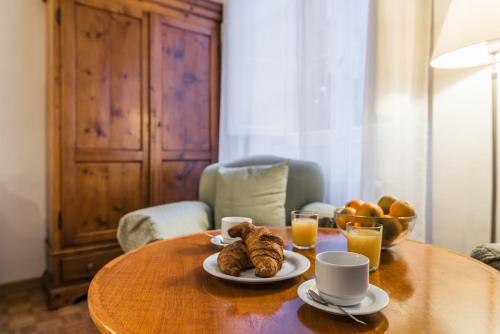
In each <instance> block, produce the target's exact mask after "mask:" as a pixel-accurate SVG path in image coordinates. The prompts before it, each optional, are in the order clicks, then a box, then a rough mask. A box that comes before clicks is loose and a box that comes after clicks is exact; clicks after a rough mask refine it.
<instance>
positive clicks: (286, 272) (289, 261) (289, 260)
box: [203, 250, 311, 284]
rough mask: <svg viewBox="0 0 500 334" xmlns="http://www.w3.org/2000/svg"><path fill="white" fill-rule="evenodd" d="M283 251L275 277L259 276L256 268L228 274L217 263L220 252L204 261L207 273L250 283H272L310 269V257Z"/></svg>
mask: <svg viewBox="0 0 500 334" xmlns="http://www.w3.org/2000/svg"><path fill="white" fill-rule="evenodd" d="M283 252H284V254H285V259H284V260H283V266H282V267H281V270H280V271H278V273H276V275H275V276H273V277H267V278H263V277H257V276H255V269H254V268H252V269H248V270H245V271H242V272H241V274H240V276H231V275H226V274H224V273H223V272H222V271H220V269H219V266H218V265H217V257H218V256H219V253H215V254H212V255H210V256H209V257H207V258H206V259H205V261H203V269H205V271H206V272H207V273H209V274H210V275H213V276H215V277H219V278H222V279H225V280H229V281H235V282H240V283H250V284H258V283H271V282H277V281H283V280H287V279H290V278H294V277H297V276H299V275H302V274H303V273H305V272H306V271H307V270H308V269H309V267H310V265H311V263H310V262H309V259H308V258H307V257H305V256H304V255H301V254H299V253H295V252H292V251H288V250H284V251H283Z"/></svg>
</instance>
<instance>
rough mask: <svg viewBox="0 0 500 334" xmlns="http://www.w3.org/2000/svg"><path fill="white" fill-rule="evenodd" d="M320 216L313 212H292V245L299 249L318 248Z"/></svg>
mask: <svg viewBox="0 0 500 334" xmlns="http://www.w3.org/2000/svg"><path fill="white" fill-rule="evenodd" d="M318 219H319V215H318V214H317V213H314V212H311V211H292V243H293V246H294V247H296V248H298V249H309V248H314V247H315V246H316V240H317V238H318Z"/></svg>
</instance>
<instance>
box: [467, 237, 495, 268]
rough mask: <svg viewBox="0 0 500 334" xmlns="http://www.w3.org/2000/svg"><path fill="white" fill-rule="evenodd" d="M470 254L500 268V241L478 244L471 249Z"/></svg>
mask: <svg viewBox="0 0 500 334" xmlns="http://www.w3.org/2000/svg"><path fill="white" fill-rule="evenodd" d="M471 256H472V257H473V258H475V259H477V260H479V261H481V262H484V263H486V264H487V265H490V266H492V267H493V268H495V269H496V270H500V243H495V244H482V245H479V246H477V247H476V248H474V250H472V253H471Z"/></svg>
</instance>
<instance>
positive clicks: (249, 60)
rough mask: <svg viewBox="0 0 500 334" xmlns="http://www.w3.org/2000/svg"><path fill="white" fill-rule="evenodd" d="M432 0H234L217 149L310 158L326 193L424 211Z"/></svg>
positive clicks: (225, 156)
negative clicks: (400, 201)
mask: <svg viewBox="0 0 500 334" xmlns="http://www.w3.org/2000/svg"><path fill="white" fill-rule="evenodd" d="M430 1H431V0H423V1H421V0H409V1H400V0H379V1H373V2H372V1H369V0H314V1H312V0H272V1H269V0H251V1H250V0H226V1H225V7H224V26H223V40H222V46H223V53H222V57H223V67H222V98H221V124H220V145H219V147H220V154H219V157H220V160H221V161H228V160H233V159H236V158H240V157H244V156H248V155H254V154H273V155H280V156H284V157H288V158H296V159H306V160H313V161H316V162H318V163H319V164H320V165H321V167H322V169H323V173H324V175H325V177H326V181H327V184H326V189H327V193H326V201H328V202H330V203H332V204H334V205H343V204H344V203H345V202H346V201H347V200H349V199H354V198H363V199H365V200H367V201H376V200H377V198H378V197H379V195H381V194H385V193H389V194H395V195H398V196H401V197H403V198H406V199H408V200H410V201H413V203H415V204H416V206H417V210H418V213H420V216H421V218H420V219H423V218H424V217H425V177H426V173H425V169H426V163H425V161H426V156H425V155H426V145H427V142H426V129H427V128H426V117H427V114H426V109H425V108H426V105H425V103H426V95H425V94H426V91H423V90H422V89H423V86H422V84H421V82H423V81H425V78H423V77H422V72H419V71H421V70H423V74H424V75H425V74H426V73H427V70H426V68H427V67H424V66H423V65H424V63H423V61H424V58H423V57H424V56H423V55H425V56H428V52H429V49H428V47H427V48H425V47H426V46H425V43H427V42H428V41H427V40H425V38H424V37H423V35H422V34H421V32H422V31H423V30H425V29H427V26H425V27H424V26H423V25H421V24H424V23H426V22H424V19H420V18H419V15H421V14H424V13H423V11H424V8H425V5H422V4H424V3H428V2H430ZM393 7H394V8H393ZM429 8H430V7H429ZM425 14H427V13H425ZM393 15H394V17H393ZM398 15H399V17H398ZM429 17H430V15H429ZM380 19H382V20H384V21H383V23H382V24H381V23H380V22H378V21H379V20H380ZM405 20H409V21H408V25H415V26H412V27H408V26H407V25H406V24H405ZM424 28H425V29H424ZM429 28H430V25H429ZM393 29H394V30H395V31H393ZM385 34H387V35H385ZM429 34H430V30H429ZM400 38H404V39H403V40H400ZM422 45H424V49H419V48H420V47H421V46H422ZM412 53H414V54H412ZM421 54H422V55H421ZM400 71H402V72H400ZM379 77H380V78H381V80H379ZM408 80H409V81H408ZM424 90H425V89H424ZM414 102H416V103H417V104H416V105H413V103H414ZM400 125H401V127H399V126H400ZM414 125H415V126H416V128H413V126H414ZM422 180H423V181H422ZM421 195H423V196H421ZM419 224H422V225H424V224H423V223H419ZM422 233H425V230H423V232H421V231H420V230H419V231H418V232H417V233H416V234H417V238H418V239H423V238H422V236H423V234H422Z"/></svg>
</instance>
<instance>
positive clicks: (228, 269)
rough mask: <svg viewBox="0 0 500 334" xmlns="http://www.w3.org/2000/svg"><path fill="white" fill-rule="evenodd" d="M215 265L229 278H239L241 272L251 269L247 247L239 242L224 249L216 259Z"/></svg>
mask: <svg viewBox="0 0 500 334" xmlns="http://www.w3.org/2000/svg"><path fill="white" fill-rule="evenodd" d="M217 264H218V265H219V268H220V270H221V271H222V272H223V273H224V274H227V275H231V276H240V272H241V271H242V270H245V269H248V268H252V263H251V262H250V259H249V256H248V250H247V247H246V246H245V244H244V243H243V241H241V240H238V241H236V242H233V243H232V244H230V245H227V246H226V247H224V249H223V250H222V251H221V252H220V254H219V256H218V257H217Z"/></svg>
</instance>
